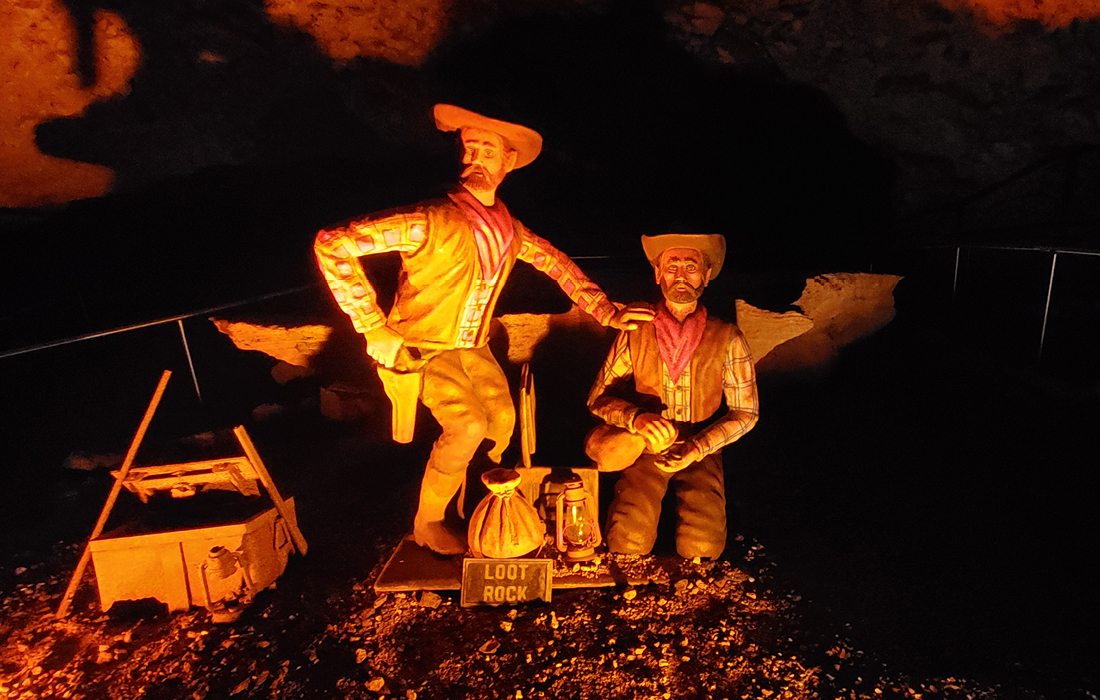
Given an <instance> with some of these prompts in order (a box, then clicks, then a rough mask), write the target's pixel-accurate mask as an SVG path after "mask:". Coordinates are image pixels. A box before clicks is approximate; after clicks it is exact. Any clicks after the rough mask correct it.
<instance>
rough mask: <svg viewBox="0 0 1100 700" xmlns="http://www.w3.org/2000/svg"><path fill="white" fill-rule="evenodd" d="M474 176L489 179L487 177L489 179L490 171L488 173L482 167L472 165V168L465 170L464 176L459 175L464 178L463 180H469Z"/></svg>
mask: <svg viewBox="0 0 1100 700" xmlns="http://www.w3.org/2000/svg"><path fill="white" fill-rule="evenodd" d="M474 175H480V176H481V177H485V178H487V177H489V171H487V170H486V169H485V168H483V167H481V166H480V165H471V166H468V167H467V168H465V169H464V170H463V171H462V174H461V175H459V177H460V178H462V179H463V180H465V179H467V178H470V177H473V176H474Z"/></svg>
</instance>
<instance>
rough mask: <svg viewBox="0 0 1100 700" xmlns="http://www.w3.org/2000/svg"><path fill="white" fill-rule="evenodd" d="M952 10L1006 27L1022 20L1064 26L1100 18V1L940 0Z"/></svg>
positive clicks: (1053, 27)
mask: <svg viewBox="0 0 1100 700" xmlns="http://www.w3.org/2000/svg"><path fill="white" fill-rule="evenodd" d="M940 2H942V3H943V6H944V7H946V8H948V9H949V10H952V11H959V10H967V11H970V12H973V13H974V14H975V15H976V16H977V17H979V18H981V19H982V20H983V21H985V22H988V23H989V24H991V25H993V26H995V27H998V28H1007V27H1009V26H1010V25H1012V24H1014V23H1016V22H1018V21H1021V20H1030V21H1033V22H1039V23H1041V24H1042V25H1043V26H1044V27H1046V28H1047V29H1057V28H1059V27H1065V26H1067V25H1069V24H1070V23H1072V22H1073V21H1074V20H1076V19H1080V20H1089V19H1096V18H1097V17H1100V0H940Z"/></svg>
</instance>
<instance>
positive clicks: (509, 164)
mask: <svg viewBox="0 0 1100 700" xmlns="http://www.w3.org/2000/svg"><path fill="white" fill-rule="evenodd" d="M515 167H516V149H514V148H508V149H506V150H505V151H504V172H506V173H510V172H512V170H513V168H515Z"/></svg>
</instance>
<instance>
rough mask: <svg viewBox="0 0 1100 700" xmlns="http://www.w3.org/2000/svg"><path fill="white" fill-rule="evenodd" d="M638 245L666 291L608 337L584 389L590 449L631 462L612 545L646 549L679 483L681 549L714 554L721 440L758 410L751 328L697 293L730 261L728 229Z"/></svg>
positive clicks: (619, 489)
mask: <svg viewBox="0 0 1100 700" xmlns="http://www.w3.org/2000/svg"><path fill="white" fill-rule="evenodd" d="M642 247H643V248H644V249H645V254H646V257H647V258H648V259H649V262H650V264H652V265H653V272H654V276H655V279H656V282H657V285H658V286H659V287H660V288H661V294H662V296H663V297H664V300H663V302H662V303H661V304H660V306H659V307H658V310H657V315H656V317H655V318H654V319H653V322H652V323H648V324H645V325H644V326H642V327H640V328H637V329H633V330H628V331H624V332H622V333H620V334H619V336H618V338H616V340H615V343H614V345H612V347H611V351H610V352H609V353H608V356H607V360H606V361H605V362H604V365H603V368H602V369H601V370H600V373H599V375H598V376H597V377H596V381H595V382H594V384H593V385H592V391H591V393H590V394H589V397H588V408H589V410H591V411H592V413H593V414H595V415H596V417H598V418H600V419H601V420H603V421H604V423H603V424H602V425H600V426H598V427H596V428H595V429H594V430H593V431H592V432H591V433H590V434H589V436H588V439H587V440H586V443H585V452H586V453H587V454H588V456H589V457H591V458H592V459H593V461H595V462H596V465H597V467H599V469H600V470H601V471H619V470H623V473H622V475H621V476H620V477H619V480H618V482H616V484H615V498H614V500H613V501H612V502H611V509H610V512H609V514H608V523H607V545H608V548H609V549H610V550H611V551H612V552H619V553H624V554H649V553H650V551H651V550H652V549H653V544H654V542H655V540H656V538H657V524H658V520H659V518H660V515H661V501H662V500H663V499H664V497H665V493H666V492H667V491H668V488H669V486H670V484H671V486H672V488H673V489H674V491H675V493H676V513H675V515H674V517H675V518H676V551H677V553H678V554H679V555H680V556H682V557H685V558H689V559H691V558H695V557H700V558H709V559H714V558H717V557H718V556H719V555H720V554H721V553H722V550H723V549H725V546H726V494H725V476H724V473H723V467H722V448H724V447H725V446H726V445H729V444H730V443H732V442H734V441H735V440H738V439H740V438H741V436H743V435H744V434H745V433H747V432H748V431H750V430H752V428H753V426H755V425H756V421H757V418H758V416H759V410H758V407H757V395H756V372H755V369H754V367H753V362H752V356H751V354H750V353H749V346H748V343H746V342H745V336H744V335H742V334H741V331H740V330H739V329H738V328H737V326H735V325H733V324H732V323H726V322H725V321H721V320H719V319H717V318H715V317H713V316H710V315H708V314H707V310H706V308H705V307H704V306H703V305H702V304H700V303H699V297H700V296H701V295H702V293H703V289H704V288H705V287H706V286H707V284H708V283H709V282H710V281H711V280H713V279H714V278H715V277H716V276H717V275H718V271H719V270H721V269H722V262H723V260H724V258H725V255H726V240H725V239H724V238H723V237H722V236H719V235H715V234H707V235H701V234H667V235H663V236H642ZM723 403H724V404H725V406H724V410H723Z"/></svg>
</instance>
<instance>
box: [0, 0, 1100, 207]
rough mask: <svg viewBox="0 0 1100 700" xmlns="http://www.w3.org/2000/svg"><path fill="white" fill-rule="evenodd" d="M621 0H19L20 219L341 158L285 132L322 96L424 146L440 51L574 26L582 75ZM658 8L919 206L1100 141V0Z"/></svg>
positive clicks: (655, 10)
mask: <svg viewBox="0 0 1100 700" xmlns="http://www.w3.org/2000/svg"><path fill="white" fill-rule="evenodd" d="M617 5H619V3H613V2H599V1H589V2H584V1H581V0H573V1H567V0H559V1H558V2H550V1H543V2H532V3H524V4H523V7H522V9H519V8H517V7H516V6H514V5H513V4H510V3H498V2H492V1H491V0H472V1H462V0H412V1H406V0H388V1H371V2H368V1H367V0H327V1H326V2H310V3H306V2H300V1H298V0H264V2H262V3H261V2H258V1H247V2H246V1H244V0H237V1H236V2H229V3H216V4H213V3H203V2H199V1H198V0H182V1H176V2H168V3H155V4H153V3H140V2H136V1H135V0H99V1H94V2H93V1H90V0H66V1H63V0H6V2H5V3H3V4H0V60H2V61H3V65H5V66H7V67H9V69H8V70H5V71H4V75H3V79H2V80H3V85H2V86H0V87H2V88H3V92H4V95H5V99H4V100H3V102H2V104H0V164H2V167H0V173H2V174H0V206H5V207H36V206H40V205H43V204H54V203H59V202H65V201H69V200H73V199H78V198H83V197H92V196H97V195H102V194H105V193H107V192H109V191H111V189H112V188H120V187H123V188H126V187H133V186H142V185H145V184H147V182H148V181H150V180H157V179H160V178H165V177H171V176H176V175H181V174H187V173H190V172H195V171H197V170H201V169H202V168H206V167H209V166H211V165H218V164H235V163H240V162H242V161H248V160H250V159H254V158H258V157H265V156H266V150H270V142H271V141H275V142H281V143H283V144H285V145H288V146H289V147H290V149H289V150H290V151H291V152H290V153H288V154H284V156H283V157H287V158H293V157H305V156H306V155H309V154H313V153H317V152H322V153H323V152H325V150H326V147H327V148H328V149H330V150H338V149H339V148H340V147H341V146H342V145H343V144H341V143H340V138H339V136H338V135H337V134H329V135H328V137H329V138H325V137H324V135H321V136H315V137H313V138H305V137H303V136H302V135H300V134H297V135H295V134H287V133H285V132H286V131H288V130H292V128H293V127H292V126H291V125H288V124H287V122H288V121H289V122H291V123H293V121H294V120H293V119H288V118H287V117H285V116H284V115H285V110H287V109H290V110H291V111H293V110H298V111H299V112H301V111H303V109H304V108H303V107H302V105H303V104H308V103H309V102H311V101H316V102H320V103H321V104H320V105H318V106H319V108H322V109H323V108H326V107H327V105H325V104H324V102H325V99H332V96H333V95H334V94H335V95H336V98H335V99H337V100H338V101H342V102H344V104H345V105H346V106H347V107H348V108H349V109H351V110H352V111H353V113H354V115H355V117H356V118H357V119H359V120H361V122H359V123H358V124H356V123H352V124H345V125H340V124H329V125H327V126H328V128H329V129H331V130H334V131H338V130H339V128H340V127H341V126H345V127H354V126H361V125H364V124H365V125H366V126H368V127H374V128H375V130H376V132H379V136H380V138H381V139H382V140H383V141H387V142H391V143H398V144H400V143H403V142H407V141H408V140H409V139H412V138H416V134H415V133H414V134H409V133H404V132H405V131H406V130H405V129H404V128H403V126H402V124H403V122H407V121H409V120H411V119H414V118H416V117H418V116H419V115H416V114H415V113H414V112H412V111H411V110H415V109H417V108H421V107H422V105H421V104H420V103H421V102H423V101H426V100H430V96H427V97H425V99H417V97H416V96H410V95H402V92H403V89H404V88H408V87H411V88H412V92H414V93H415V92H416V91H427V92H432V91H437V90H436V87H435V86H433V85H430V84H425V81H424V79H423V77H422V76H420V75H416V73H417V72H418V71H422V70H425V66H427V70H432V66H431V65H430V64H431V61H432V57H433V55H438V54H440V52H442V54H444V55H445V54H446V52H447V51H448V50H449V49H450V48H453V47H454V46H456V45H463V44H465V43H469V42H477V41H479V40H482V38H483V37H486V36H488V35H491V30H492V27H493V26H494V25H497V24H500V23H502V22H507V21H509V20H512V19H515V17H516V16H517V15H523V16H527V17H540V18H541V19H540V20H539V21H543V20H546V21H549V22H551V23H553V22H560V21H561V19H562V18H563V17H564V18H568V20H569V21H568V22H562V23H561V29H562V31H563V33H562V35H561V37H560V41H559V43H558V45H557V47H556V50H557V51H558V52H560V55H558V56H554V57H543V59H547V58H549V60H550V61H551V63H552V62H553V61H564V62H568V61H569V60H570V58H569V56H568V54H569V52H570V50H571V46H570V39H569V32H572V31H576V30H577V28H578V27H579V28H580V29H581V31H584V27H585V24H586V23H589V24H590V23H597V24H598V23H599V22H601V21H602V20H603V19H604V18H605V17H606V16H607V15H608V14H610V13H614V12H616V11H618V8H617V7H616V6H617ZM639 6H640V7H643V8H644V9H643V10H642V12H647V13H650V14H652V15H653V16H654V17H659V18H660V21H661V22H662V30H663V31H664V32H665V33H666V34H667V37H668V38H669V40H670V41H673V42H675V43H676V44H678V45H679V46H681V47H682V48H684V49H685V50H686V51H688V52H690V53H691V54H693V55H694V56H696V57H697V58H698V59H699V60H701V61H704V62H712V63H714V64H715V65H717V66H720V67H723V68H724V69H725V70H727V71H730V72H733V73H737V74H741V75H758V76H763V79H764V80H766V81H771V82H775V83H777V84H779V83H784V82H787V83H795V84H798V85H805V86H808V87H810V88H812V89H814V90H817V91H820V92H821V93H823V94H824V96H825V98H826V99H827V100H828V101H829V102H830V103H831V104H832V105H834V106H835V107H836V109H837V110H838V112H839V115H840V118H842V119H843V121H844V123H845V124H846V125H847V126H848V127H849V128H850V129H851V130H852V131H853V133H854V134H855V135H856V137H857V138H858V139H859V140H860V141H862V142H864V143H865V144H868V145H869V146H870V147H871V148H875V149H878V150H880V151H881V152H882V153H883V154H884V156H885V157H886V158H888V159H889V160H890V161H891V163H893V164H895V165H896V168H897V169H896V171H895V174H896V180H895V182H894V194H895V195H896V196H897V198H898V200H899V201H900V202H901V203H903V204H912V205H918V204H923V203H925V202H928V201H936V200H939V199H943V198H950V197H952V196H957V195H958V194H960V193H965V192H969V191H973V190H974V189H976V188H978V187H981V186H982V185H984V184H988V183H991V182H996V181H998V180H1000V179H1003V178H1005V177H1007V176H1008V175H1010V174H1011V173H1012V172H1015V171H1016V170H1018V169H1020V168H1021V167H1024V166H1026V165H1027V164H1028V163H1030V162H1033V161H1035V160H1036V159H1038V158H1042V157H1044V156H1047V155H1049V154H1051V153H1053V152H1056V151H1058V150H1059V149H1067V148H1073V147H1075V146H1079V145H1082V144H1095V143H1096V142H1097V140H1098V131H1097V129H1098V119H1100V113H1098V110H1097V95H1098V94H1100V90H1097V87H1098V86H1097V84H1096V81H1097V78H1096V76H1097V75H1100V71H1098V70H1097V69H1098V68H1100V66H1098V65H1097V45H1098V32H1097V28H1096V22H1095V21H1093V20H1094V18H1095V17H1096V16H1097V15H1098V14H1100V2H1096V1H1095V0H1092V1H1088V2H1085V1H1082V2H1072V1H1070V0H1063V1H1061V2H1046V3H1030V2H1020V1H1018V0H940V1H939V2H935V1H931V0H928V1H920V0H876V1H875V2H855V1H854V0H845V1H841V2H835V1H834V2H825V1H823V0H740V1H738V2H732V1H730V0H727V1H725V2H722V1H719V0H715V1H714V2H689V3H682V2H668V1H667V0H662V1H661V2H658V3H654V4H652V5H650V4H641V5H639ZM506 60H507V59H506ZM611 60H612V61H613V59H611ZM378 64H387V65H390V66H393V67H394V68H395V69H396V70H394V71H392V72H391V73H389V74H387V73H386V71H385V70H384V69H383V68H381V67H380V66H379V65H378ZM400 68H406V69H409V70H410V71H412V72H411V73H410V72H408V71H402V70H400ZM620 68H623V69H629V66H620ZM593 73H594V74H598V73H599V69H598V68H595V69H594V70H593ZM410 76H411V77H410ZM364 77H365V78H366V79H365V80H364V79H363V78H364ZM571 77H572V76H571ZM428 82H429V83H430V81H428ZM749 96H750V97H751V95H749ZM706 97H707V96H703V95H701V96H699V99H706ZM307 111H308V110H307ZM74 120H75V122H76V123H74ZM303 121H304V122H305V123H302V122H303ZM311 121H312V122H316V119H308V120H299V123H300V124H301V126H303V127H304V128H305V127H309V126H312V124H310V123H309V122H311ZM265 130H266V132H267V133H266V134H265ZM288 136H289V138H288ZM353 140H354V139H353ZM352 150H354V145H353V147H352ZM368 150H369V149H368ZM121 154H125V157H122V155H121Z"/></svg>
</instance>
